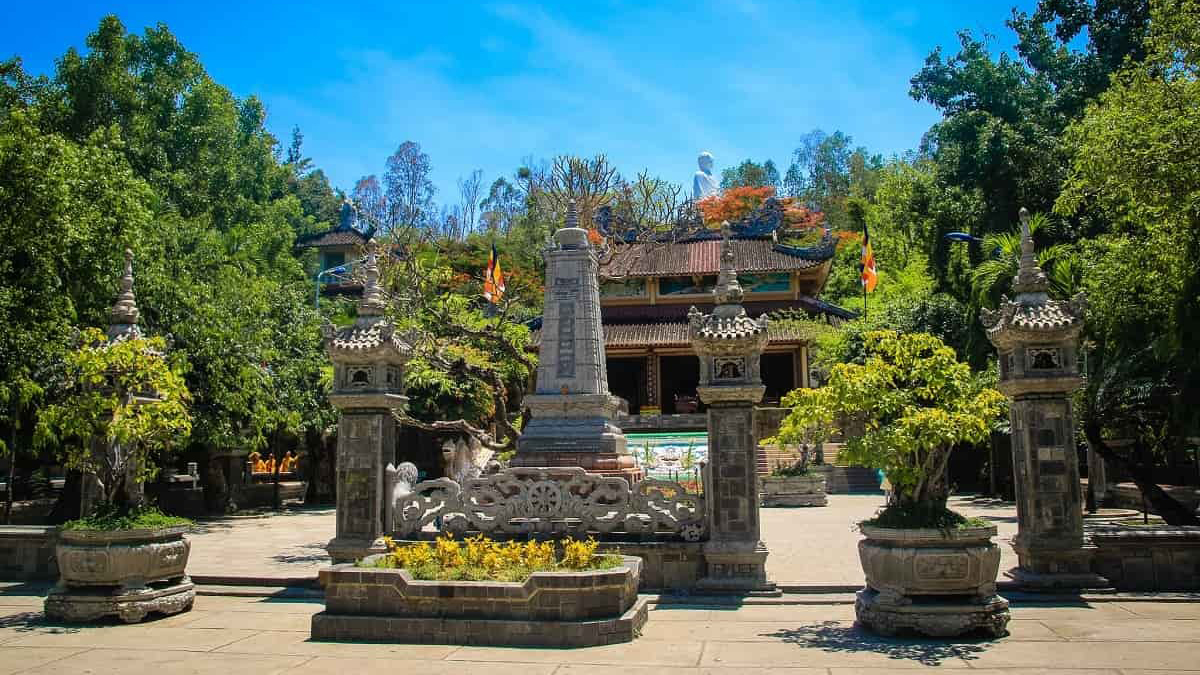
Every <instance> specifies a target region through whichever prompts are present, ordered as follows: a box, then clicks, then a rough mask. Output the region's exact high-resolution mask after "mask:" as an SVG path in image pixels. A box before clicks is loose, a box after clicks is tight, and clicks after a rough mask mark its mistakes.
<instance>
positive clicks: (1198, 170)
mask: <svg viewBox="0 0 1200 675" xmlns="http://www.w3.org/2000/svg"><path fill="white" fill-rule="evenodd" d="M1151 7H1152V21H1151V32H1150V35H1149V36H1148V37H1147V39H1146V42H1145V53H1146V58H1145V59H1144V61H1142V62H1140V63H1139V62H1130V63H1128V64H1127V65H1126V67H1124V68H1123V69H1122V70H1121V71H1119V72H1118V73H1117V74H1116V75H1115V76H1114V77H1113V78H1112V84H1111V86H1110V87H1109V88H1108V89H1107V90H1106V91H1105V92H1104V93H1103V94H1101V95H1100V97H1099V99H1098V100H1097V102H1096V103H1095V105H1093V106H1090V107H1089V108H1088V110H1087V114H1086V115H1085V116H1084V117H1083V118H1082V119H1080V120H1079V121H1078V122H1076V123H1075V124H1074V125H1072V126H1071V128H1070V129H1069V131H1068V133H1067V142H1068V144H1069V145H1070V147H1071V148H1072V150H1073V160H1072V162H1071V164H1070V175H1069V178H1068V181H1067V183H1066V189H1065V190H1064V192H1063V194H1062V196H1061V197H1060V198H1059V200H1058V203H1057V204H1056V209H1057V210H1058V211H1059V212H1060V213H1063V214H1064V215H1072V214H1077V213H1079V212H1080V211H1082V210H1085V209H1087V210H1092V211H1097V212H1102V213H1104V214H1105V215H1106V217H1107V219H1109V220H1110V221H1111V222H1112V223H1113V224H1114V228H1113V231H1112V232H1111V233H1109V234H1106V235H1104V236H1102V237H1099V238H1097V239H1096V240H1094V241H1091V242H1088V243H1087V245H1086V247H1085V252H1084V255H1082V256H1081V258H1082V259H1083V260H1084V261H1085V268H1084V274H1083V278H1084V287H1085V290H1086V291H1087V293H1088V301H1089V313H1088V323H1087V337H1088V339H1089V341H1090V343H1091V345H1092V349H1091V350H1089V360H1088V368H1089V371H1090V376H1089V378H1088V385H1087V388H1086V389H1085V390H1084V394H1083V396H1084V405H1083V414H1082V417H1083V427H1084V432H1085V435H1086V437H1087V439H1088V442H1089V443H1090V444H1091V445H1092V447H1094V448H1096V450H1097V452H1099V453H1100V454H1101V455H1102V456H1104V457H1105V458H1106V459H1108V460H1110V461H1112V462H1115V463H1116V464H1117V465H1119V466H1121V467H1122V468H1124V469H1125V470H1127V471H1129V473H1130V474H1131V475H1132V477H1133V479H1134V480H1135V482H1137V484H1138V486H1139V487H1140V488H1141V489H1142V491H1143V493H1144V494H1145V495H1146V497H1147V498H1148V499H1149V501H1150V502H1151V503H1152V504H1154V505H1155V507H1156V508H1157V510H1158V511H1159V512H1160V513H1162V514H1163V516H1164V518H1167V519H1168V522H1173V523H1179V524H1183V523H1188V524H1195V523H1196V518H1195V516H1194V514H1191V513H1189V512H1188V511H1187V510H1186V509H1183V508H1182V507H1180V506H1179V505H1178V504H1176V503H1174V500H1171V499H1170V498H1169V496H1167V495H1166V494H1165V493H1164V492H1163V491H1162V490H1161V489H1160V488H1159V487H1158V486H1157V485H1156V484H1155V482H1154V476H1153V471H1152V468H1153V465H1154V462H1155V460H1156V459H1159V458H1161V457H1162V456H1164V455H1165V454H1166V453H1167V452H1168V451H1170V450H1173V449H1174V450H1178V449H1179V448H1181V447H1182V445H1183V444H1184V443H1185V442H1186V440H1185V439H1186V437H1187V436H1191V435H1196V433H1197V429H1200V412H1198V411H1197V409H1196V406H1195V405H1193V404H1192V401H1195V400H1196V397H1197V395H1200V355H1198V353H1197V351H1196V349H1195V348H1194V345H1193V344H1192V343H1193V342H1194V340H1195V335H1196V332H1197V330H1198V329H1200V272H1198V271H1197V266H1196V261H1197V260H1198V259H1200V190H1198V189H1197V187H1196V185H1197V184H1196V176H1197V175H1200V112H1198V111H1200V3H1197V2H1196V0H1184V1H1181V2H1175V1H1173V0H1172V1H1162V2H1154V3H1152V5H1151ZM1114 437H1116V438H1129V439H1132V441H1133V443H1132V445H1131V447H1130V449H1129V450H1128V451H1121V450H1119V449H1118V448H1116V447H1115V446H1112V445H1109V444H1108V443H1107V442H1106V441H1107V440H1108V439H1110V438H1114Z"/></svg>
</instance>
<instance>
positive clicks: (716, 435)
mask: <svg viewBox="0 0 1200 675" xmlns="http://www.w3.org/2000/svg"><path fill="white" fill-rule="evenodd" d="M726 229H727V228H726ZM725 235H726V237H725V239H724V242H723V244H722V253H721V273H720V276H719V277H718V280H717V285H716V288H715V289H714V290H713V296H714V304H715V305H716V307H715V308H714V309H713V313H712V314H708V315H704V314H701V313H700V312H699V311H698V310H697V309H696V308H695V307H692V309H691V311H690V312H689V313H688V336H689V338H690V341H691V343H692V347H693V349H695V351H696V355H697V357H698V358H699V361H700V383H699V386H698V387H697V393H698V394H699V396H700V400H701V401H703V402H704V403H706V404H708V442H709V451H708V460H709V461H708V465H707V467H706V473H707V480H706V484H705V488H704V489H705V497H706V498H705V505H706V508H707V510H708V513H707V516H708V532H709V539H708V542H706V543H705V545H704V557H705V564H706V566H707V570H706V574H705V576H704V578H702V579H701V580H700V581H699V583H698V585H699V587H700V588H702V589H706V590H718V591H736V592H765V593H770V594H777V593H778V590H777V589H776V587H775V584H774V583H773V582H771V581H769V580H768V579H767V570H766V562H767V553H768V551H767V547H766V545H764V544H763V542H762V540H761V538H760V529H759V512H758V508H759V498H758V472H757V467H758V442H757V439H756V438H755V437H754V414H755V411H754V404H755V403H758V402H759V401H761V400H762V396H763V392H764V391H765V389H766V387H764V386H763V384H762V375H761V372H760V368H759V366H760V359H761V356H762V351H763V349H764V348H765V347H766V346H767V320H766V317H762V318H760V319H758V320H754V319H751V318H750V317H749V316H747V315H746V310H745V308H744V307H742V304H741V303H742V289H741V286H740V285H739V284H738V281H737V273H736V272H735V271H734V269H733V252H732V250H731V249H730V246H729V239H728V236H727V232H726V233H725Z"/></svg>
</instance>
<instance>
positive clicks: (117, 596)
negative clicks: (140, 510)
mask: <svg viewBox="0 0 1200 675" xmlns="http://www.w3.org/2000/svg"><path fill="white" fill-rule="evenodd" d="M185 531H187V528H186V527H168V528H162V529H158V530H119V531H115V532H94V531H79V530H64V531H63V532H61V533H60V534H59V543H58V546H57V547H56V554H57V557H58V570H59V581H58V586H57V587H55V588H54V590H52V591H51V592H50V594H49V595H48V596H47V597H46V603H45V609H46V616H48V617H50V618H52V619H58V620H61V621H93V620H95V619H99V618H100V617H104V616H116V617H118V618H120V619H121V620H122V621H124V622H126V623H136V622H138V621H141V620H142V619H143V618H145V617H146V615H147V614H151V613H158V614H176V613H178V612H185V611H187V610H189V609H191V608H192V603H193V601H194V600H195V597H196V592H195V588H194V587H193V585H192V582H191V580H190V579H188V577H187V574H186V569H187V560H188V554H189V552H190V551H191V544H190V543H189V542H188V541H187V539H185V538H184V536H183V534H184V532H185Z"/></svg>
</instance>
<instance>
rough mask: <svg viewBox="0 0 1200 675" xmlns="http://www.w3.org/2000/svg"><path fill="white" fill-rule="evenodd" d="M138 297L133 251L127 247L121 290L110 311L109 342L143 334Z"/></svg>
mask: <svg viewBox="0 0 1200 675" xmlns="http://www.w3.org/2000/svg"><path fill="white" fill-rule="evenodd" d="M139 315H140V312H139V311H138V307H137V299H136V298H135V297H134V294H133V251H132V250H130V249H125V273H124V274H123V275H121V291H120V293H118V294H117V300H116V302H114V303H113V306H112V309H111V310H109V313H108V331H107V336H108V340H109V342H119V341H121V340H128V339H131V338H139V337H141V336H142V330H141V328H139V327H138V316H139Z"/></svg>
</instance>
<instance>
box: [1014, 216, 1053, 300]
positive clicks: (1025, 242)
mask: <svg viewBox="0 0 1200 675" xmlns="http://www.w3.org/2000/svg"><path fill="white" fill-rule="evenodd" d="M1019 216H1020V219H1021V261H1020V264H1019V266H1018V267H1017V276H1015V277H1013V290H1014V291H1016V292H1017V294H1018V296H1017V301H1018V302H1022V298H1023V296H1024V302H1025V304H1028V303H1029V302H1044V301H1045V298H1046V291H1047V290H1048V289H1049V288H1050V284H1049V281H1048V280H1047V279H1046V273H1045V272H1043V271H1042V268H1041V267H1038V264H1037V255H1036V254H1035V253H1034V246H1033V230H1032V227H1031V225H1030V217H1029V209H1026V208H1024V207H1022V208H1021V211H1020V214H1019Z"/></svg>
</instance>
